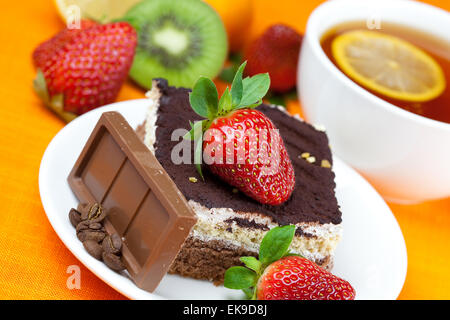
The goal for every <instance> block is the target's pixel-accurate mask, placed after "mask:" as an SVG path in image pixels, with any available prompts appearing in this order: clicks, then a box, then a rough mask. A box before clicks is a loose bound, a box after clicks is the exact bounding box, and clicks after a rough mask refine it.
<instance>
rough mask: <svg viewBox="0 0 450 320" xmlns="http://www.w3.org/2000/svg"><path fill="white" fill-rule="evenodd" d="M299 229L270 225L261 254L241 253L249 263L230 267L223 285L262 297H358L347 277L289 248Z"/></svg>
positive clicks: (285, 298)
mask: <svg viewBox="0 0 450 320" xmlns="http://www.w3.org/2000/svg"><path fill="white" fill-rule="evenodd" d="M296 229H297V227H296V226H295V225H287V226H278V227H275V228H272V229H270V231H268V232H267V233H266V235H265V236H264V238H263V239H262V241H261V244H260V246H259V254H258V258H255V257H241V258H240V260H241V262H242V263H243V264H244V265H245V266H234V267H231V268H229V269H228V270H227V271H226V272H225V279H224V283H223V285H224V286H225V287H226V288H229V289H237V290H243V291H244V293H245V294H246V296H247V297H248V298H250V299H258V300H354V299H355V295H356V292H355V289H353V287H352V286H351V285H350V284H349V283H348V282H347V281H345V280H343V279H341V278H338V277H336V276H335V275H333V274H331V273H330V272H328V271H326V270H325V269H323V268H321V267H319V266H318V265H316V264H315V263H314V262H311V261H309V260H307V259H305V258H303V257H301V256H299V255H298V254H292V253H290V252H289V247H290V245H291V243H292V239H293V238H294V235H295V232H296Z"/></svg>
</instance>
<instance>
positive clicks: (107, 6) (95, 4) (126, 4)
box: [54, 0, 142, 23]
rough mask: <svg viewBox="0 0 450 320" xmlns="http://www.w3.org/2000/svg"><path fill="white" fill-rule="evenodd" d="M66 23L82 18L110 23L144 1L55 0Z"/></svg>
mask: <svg viewBox="0 0 450 320" xmlns="http://www.w3.org/2000/svg"><path fill="white" fill-rule="evenodd" d="M54 1H55V4H56V7H57V8H58V11H59V14H60V15H61V17H62V18H63V19H64V21H73V19H76V18H77V15H80V16H81V18H86V19H92V20H96V21H100V22H103V23H104V22H109V21H111V20H114V19H117V18H121V17H122V16H123V15H124V14H125V13H126V12H127V11H128V9H130V8H131V7H132V6H134V5H135V4H136V3H138V2H140V1H142V0H54Z"/></svg>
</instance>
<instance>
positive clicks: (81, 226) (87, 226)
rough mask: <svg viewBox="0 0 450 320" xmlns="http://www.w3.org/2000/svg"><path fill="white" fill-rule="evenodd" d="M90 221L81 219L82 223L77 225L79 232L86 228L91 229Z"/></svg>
mask: <svg viewBox="0 0 450 320" xmlns="http://www.w3.org/2000/svg"><path fill="white" fill-rule="evenodd" d="M89 224H90V223H89V221H87V220H86V221H81V222H80V223H78V224H77V227H76V228H75V230H76V231H77V233H78V232H80V231H84V230H88V229H89Z"/></svg>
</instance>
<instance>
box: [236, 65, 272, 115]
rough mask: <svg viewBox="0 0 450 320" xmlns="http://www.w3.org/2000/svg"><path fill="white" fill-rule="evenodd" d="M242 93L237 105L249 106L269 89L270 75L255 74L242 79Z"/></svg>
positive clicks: (262, 96)
mask: <svg viewBox="0 0 450 320" xmlns="http://www.w3.org/2000/svg"><path fill="white" fill-rule="evenodd" d="M242 85H243V88H244V89H243V90H244V91H243V94H242V99H241V101H240V103H239V107H242V106H249V105H252V104H255V103H256V102H258V101H260V100H261V99H262V98H264V96H265V95H266V94H267V91H269V87H270V77H269V74H268V73H261V74H257V75H255V76H253V77H251V78H245V79H244V80H243V81H242Z"/></svg>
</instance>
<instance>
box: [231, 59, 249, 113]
mask: <svg viewBox="0 0 450 320" xmlns="http://www.w3.org/2000/svg"><path fill="white" fill-rule="evenodd" d="M246 65H247V61H245V62H244V63H243V64H241V66H240V67H239V69H238V70H237V72H236V74H235V75H234V79H233V83H232V85H231V96H232V97H233V99H232V100H233V106H234V107H237V106H238V105H239V104H240V103H241V100H242V95H243V93H244V85H243V83H242V74H243V73H244V69H245V66H246Z"/></svg>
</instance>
